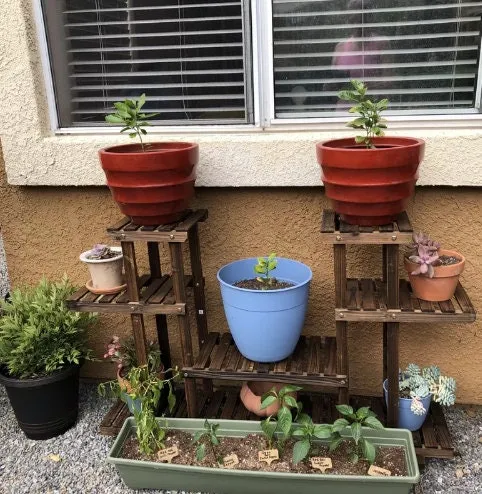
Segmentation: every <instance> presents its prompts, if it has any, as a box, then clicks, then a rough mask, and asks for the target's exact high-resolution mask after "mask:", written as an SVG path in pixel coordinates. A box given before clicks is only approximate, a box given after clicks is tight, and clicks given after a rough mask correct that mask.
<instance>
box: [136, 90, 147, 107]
mask: <svg viewBox="0 0 482 494" xmlns="http://www.w3.org/2000/svg"><path fill="white" fill-rule="evenodd" d="M145 103H146V95H145V93H142V94H141V95H140V97H139V99H138V101H137V108H138V109H139V110H140V109H141V108H142V107H143V106H144V104H145Z"/></svg>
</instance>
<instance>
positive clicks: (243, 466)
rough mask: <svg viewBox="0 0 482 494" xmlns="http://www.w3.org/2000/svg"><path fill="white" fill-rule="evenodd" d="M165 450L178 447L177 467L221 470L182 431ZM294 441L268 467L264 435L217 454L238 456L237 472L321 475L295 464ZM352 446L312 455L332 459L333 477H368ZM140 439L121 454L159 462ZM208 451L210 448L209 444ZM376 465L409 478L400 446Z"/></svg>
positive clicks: (172, 434) (227, 443) (387, 450)
mask: <svg viewBox="0 0 482 494" xmlns="http://www.w3.org/2000/svg"><path fill="white" fill-rule="evenodd" d="M165 445H166V448H169V447H171V446H177V447H178V450H179V453H180V454H179V456H177V457H175V458H173V460H172V463H173V464H177V465H191V466H201V467H211V468H219V465H218V464H217V463H216V460H215V459H214V458H213V455H212V453H208V454H207V456H206V457H205V458H204V460H203V461H197V460H196V445H193V444H192V436H191V435H190V434H188V433H186V432H183V431H168V433H167V436H166V440H165ZM293 445H294V442H293V441H289V442H288V443H287V444H286V446H285V449H284V451H283V453H281V452H280V459H279V460H276V461H274V462H273V463H271V465H270V466H269V465H268V464H267V463H265V462H259V461H258V451H261V450H264V449H267V445H266V440H265V439H264V437H262V436H258V435H254V434H250V435H248V436H246V437H244V438H235V437H223V438H220V445H219V446H218V448H217V450H216V451H217V454H219V456H220V457H225V456H228V455H231V454H233V453H234V454H236V455H237V457H238V459H239V464H238V465H236V466H234V467H233V469H236V470H253V471H264V472H284V473H288V472H289V473H306V474H309V473H320V471H319V470H314V469H313V468H312V467H311V463H310V462H309V460H306V461H302V462H300V463H298V464H297V465H294V464H293V463H292V461H291V460H292V457H293ZM348 447H349V443H348V442H346V443H343V444H342V445H341V446H340V447H339V448H338V449H337V450H336V451H334V452H329V451H328V447H326V446H319V447H318V446H315V447H314V448H313V450H312V453H311V456H322V457H329V458H331V460H332V464H333V468H332V469H329V470H327V471H326V473H329V474H334V475H366V474H367V471H368V468H369V466H370V465H369V463H368V462H366V461H364V460H360V461H358V463H352V462H351V461H350V460H349V459H348V453H347V449H348ZM138 448H139V446H138V442H137V438H136V437H135V436H131V437H130V438H128V439H127V440H126V442H125V443H124V446H123V448H122V451H121V456H122V458H127V459H132V460H150V461H156V462H157V461H159V460H158V458H157V455H156V454H154V455H150V456H149V457H146V456H145V455H142V454H141V453H140V452H139V449H138ZM206 450H207V451H209V445H206ZM374 465H376V466H378V467H381V468H386V469H387V470H390V472H391V473H392V476H406V475H407V467H406V464H405V453H404V450H403V448H400V447H396V446H394V447H383V448H379V447H377V456H376V460H375V463H374Z"/></svg>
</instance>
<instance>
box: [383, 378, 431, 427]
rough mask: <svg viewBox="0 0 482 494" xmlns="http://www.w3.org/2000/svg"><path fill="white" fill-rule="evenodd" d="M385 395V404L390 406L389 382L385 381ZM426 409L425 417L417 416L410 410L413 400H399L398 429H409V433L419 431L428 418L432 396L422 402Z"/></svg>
mask: <svg viewBox="0 0 482 494" xmlns="http://www.w3.org/2000/svg"><path fill="white" fill-rule="evenodd" d="M383 393H384V395H385V402H386V403H387V405H388V380H387V379H385V381H383ZM420 401H421V402H422V404H423V407H424V408H425V410H426V411H425V413H424V414H423V415H415V414H414V413H413V412H412V410H410V405H411V402H412V400H411V398H398V427H399V428H400V429H408V430H409V431H417V430H418V429H420V427H422V425H423V423H424V422H425V419H426V418H427V414H428V409H429V407H430V402H431V401H432V395H428V396H426V397H425V398H422V399H421V400H420Z"/></svg>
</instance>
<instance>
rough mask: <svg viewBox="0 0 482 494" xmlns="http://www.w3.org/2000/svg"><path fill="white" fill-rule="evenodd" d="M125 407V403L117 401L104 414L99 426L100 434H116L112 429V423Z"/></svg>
mask: <svg viewBox="0 0 482 494" xmlns="http://www.w3.org/2000/svg"><path fill="white" fill-rule="evenodd" d="M124 407H125V403H124V402H123V401H121V400H117V401H116V402H115V403H114V404H113V405H112V406H111V407H110V409H109V411H108V412H107V413H106V415H105V416H104V418H103V419H102V422H101V424H100V433H101V434H105V435H108V436H110V435H114V434H115V433H116V432H115V431H113V429H112V423H113V422H114V420H115V419H116V417H117V416H118V415H119V413H121V411H122V409H123V408H124Z"/></svg>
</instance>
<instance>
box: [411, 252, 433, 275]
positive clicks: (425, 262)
mask: <svg viewBox="0 0 482 494" xmlns="http://www.w3.org/2000/svg"><path fill="white" fill-rule="evenodd" d="M409 259H410V261H412V262H414V263H416V264H419V267H418V268H417V269H415V271H412V275H417V274H425V275H427V276H428V277H429V278H433V276H434V274H435V271H434V269H433V264H434V263H435V262H436V261H437V260H438V253H437V252H436V251H434V250H433V249H432V248H431V247H430V246H427V245H422V244H420V245H419V246H418V255H417V256H410V257H409Z"/></svg>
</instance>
